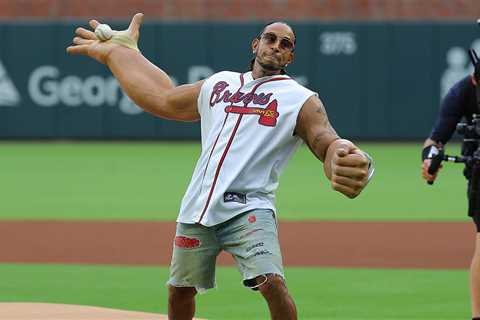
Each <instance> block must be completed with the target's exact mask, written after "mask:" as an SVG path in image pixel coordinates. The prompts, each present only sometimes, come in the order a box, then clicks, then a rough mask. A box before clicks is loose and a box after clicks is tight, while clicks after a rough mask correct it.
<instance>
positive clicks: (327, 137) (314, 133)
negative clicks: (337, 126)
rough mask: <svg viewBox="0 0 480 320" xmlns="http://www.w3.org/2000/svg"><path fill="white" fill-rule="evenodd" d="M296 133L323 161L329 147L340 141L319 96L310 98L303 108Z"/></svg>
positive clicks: (299, 115)
mask: <svg viewBox="0 0 480 320" xmlns="http://www.w3.org/2000/svg"><path fill="white" fill-rule="evenodd" d="M295 132H296V134H297V135H298V136H299V137H301V138H302V139H303V141H305V143H306V144H307V145H308V147H309V148H310V150H311V151H312V152H313V154H314V155H315V156H316V157H317V158H318V159H320V160H321V161H324V160H325V154H326V152H327V149H328V146H329V145H330V144H331V143H332V142H333V141H335V140H336V139H339V137H338V135H337V133H336V132H335V130H334V129H333V127H332V126H331V124H330V122H329V121H328V117H327V113H326V111H325V107H324V106H323V103H322V101H320V99H319V98H318V97H317V96H312V97H310V98H309V99H308V100H307V101H306V102H305V103H304V105H303V106H302V109H301V110H300V112H299V114H298V118H297V125H296V127H295Z"/></svg>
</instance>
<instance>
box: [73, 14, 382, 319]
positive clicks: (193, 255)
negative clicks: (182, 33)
mask: <svg viewBox="0 0 480 320" xmlns="http://www.w3.org/2000/svg"><path fill="white" fill-rule="evenodd" d="M142 18H143V15H142V14H136V15H135V16H134V17H133V19H132V21H131V23H130V26H129V28H128V29H127V30H124V31H113V36H112V37H111V38H110V39H109V40H107V41H100V40H99V39H98V38H97V36H96V35H95V33H94V32H93V31H90V30H87V29H84V28H78V29H77V30H76V37H75V38H74V39H73V45H72V46H70V47H68V48H67V52H68V53H71V54H83V55H87V56H90V57H92V58H94V59H96V60H98V61H99V62H101V63H103V64H105V65H107V66H108V67H109V68H110V70H111V71H112V73H113V74H114V76H115V77H116V78H117V79H118V81H119V83H120V85H121V87H122V88H123V90H124V91H125V92H126V93H127V94H128V95H129V97H130V98H131V99H132V100H133V101H134V102H135V103H136V104H137V105H138V106H140V107H142V108H143V109H144V110H145V111H148V112H150V113H152V114H154V115H156V116H159V117H162V118H166V119H172V120H179V121H198V120H201V137H202V152H201V155H200V158H199V159H198V162H197V164H196V167H195V171H194V173H193V177H192V180H191V181H190V185H189V186H188V189H187V192H186V193H185V196H184V198H183V201H182V204H181V208H180V213H179V216H178V219H177V230H176V235H175V239H174V248H173V257H172V262H171V267H170V279H169V281H168V287H169V300H168V315H169V319H192V318H193V316H194V313H195V295H196V294H197V293H198V292H202V291H205V290H207V289H210V288H213V287H214V286H215V260H216V257H217V256H218V254H219V253H220V252H221V251H222V250H225V251H227V252H229V253H230V254H232V255H233V257H234V258H235V261H236V263H237V267H238V269H239V271H240V273H241V274H242V277H243V283H244V285H245V286H247V287H249V288H251V289H253V290H258V291H260V293H261V294H262V295H263V297H264V298H265V299H266V301H267V303H268V307H269V310H270V314H271V317H272V319H297V311H296V308H295V304H294V302H293V300H292V298H291V297H290V295H289V294H288V291H287V287H286V285H285V280H284V273H283V265H282V257H281V252H280V247H279V242H278V235H277V221H276V216H277V213H276V209H275V205H274V203H275V190H276V189H277V186H278V179H279V176H280V175H281V173H282V171H283V169H284V168H285V166H286V164H287V162H288V160H289V159H290V157H291V156H292V154H293V153H294V151H295V150H296V149H297V148H298V146H299V145H300V144H301V143H302V141H303V142H305V143H306V144H307V145H308V147H309V148H310V150H311V151H312V153H313V154H314V155H315V156H316V157H317V158H318V159H319V160H320V161H322V162H323V170H324V172H325V175H326V177H327V178H328V179H329V180H330V181H331V185H332V188H333V189H334V190H336V191H339V192H341V193H343V194H344V195H346V196H347V197H349V198H355V197H356V196H358V194H359V193H360V192H361V191H362V190H363V188H364V187H365V186H366V185H367V182H368V181H369V179H370V177H371V176H372V173H373V166H372V162H371V159H370V157H369V156H368V155H367V154H366V153H364V152H363V151H361V150H360V149H359V148H358V147H357V146H356V145H355V144H353V143H352V142H350V141H348V140H345V139H341V138H340V137H339V136H338V135H337V133H336V132H335V130H334V129H333V128H332V127H331V125H330V123H329V121H328V118H327V115H326V113H325V108H324V106H323V104H322V102H321V101H320V99H319V97H318V95H317V94H316V93H314V92H312V91H310V90H309V89H307V88H305V87H303V86H301V85H300V84H298V83H297V82H296V81H295V80H293V79H292V78H290V77H289V76H288V75H287V74H286V72H285V68H286V66H287V65H288V64H290V63H292V62H293V58H294V51H295V43H296V39H295V34H294V32H293V30H292V28H291V27H290V26H289V25H288V24H286V23H283V22H275V23H271V24H268V25H267V26H265V28H264V29H263V30H262V31H261V33H260V34H259V35H258V36H257V37H256V38H255V39H253V41H252V44H251V50H252V53H253V56H254V58H253V59H252V64H251V71H249V72H245V73H237V72H230V71H222V72H219V73H216V74H214V75H212V76H211V77H209V78H208V79H205V80H202V81H199V82H197V83H193V84H186V85H181V86H177V87H175V86H174V85H173V84H172V81H171V80H170V78H169V76H168V75H167V74H166V73H165V72H164V71H163V70H161V69H159V68H158V67H157V66H155V65H154V64H152V63H151V62H150V61H148V60H147V59H146V58H145V57H144V56H143V55H142V54H141V53H140V51H139V50H138V47H137V40H138V38H139V29H140V24H141V22H142ZM98 25H99V22H97V21H96V20H92V21H90V26H91V27H92V29H93V30H95V28H96V27H97V26H98ZM97 33H98V32H97Z"/></svg>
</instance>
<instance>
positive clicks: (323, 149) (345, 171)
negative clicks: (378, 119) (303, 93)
mask: <svg viewBox="0 0 480 320" xmlns="http://www.w3.org/2000/svg"><path fill="white" fill-rule="evenodd" d="M295 132H296V134H298V136H299V137H301V138H302V139H303V140H304V141H305V143H306V144H307V145H308V147H309V148H310V150H311V151H312V153H313V154H314V155H315V156H316V157H317V158H318V159H319V160H320V161H322V162H323V168H324V172H325V175H326V176H327V178H328V179H329V180H330V183H331V186H332V188H333V189H334V190H336V191H339V192H341V193H343V194H344V195H346V196H347V197H349V198H355V197H356V196H358V195H359V194H360V192H361V191H362V190H363V189H364V188H365V186H366V185H367V183H368V181H369V180H370V178H371V177H372V175H373V165H372V161H371V158H370V157H369V156H368V155H367V154H366V153H365V152H363V151H362V150H360V149H359V148H358V147H357V146H356V145H355V144H353V143H352V142H351V141H349V140H346V139H341V138H340V137H339V136H338V135H337V133H336V132H335V130H334V129H333V128H332V126H331V124H330V122H329V121H328V117H327V113H326V112H325V107H324V106H323V103H322V102H321V101H320V99H319V98H318V97H316V96H312V97H310V98H309V99H308V100H307V101H306V102H305V104H304V105H303V107H302V109H301V110H300V113H299V115H298V119H297V125H296V127H295Z"/></svg>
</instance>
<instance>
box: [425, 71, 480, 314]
mask: <svg viewBox="0 0 480 320" xmlns="http://www.w3.org/2000/svg"><path fill="white" fill-rule="evenodd" d="M476 83H477V82H476V81H475V77H474V76H473V75H472V76H467V77H465V78H463V79H462V80H460V81H458V82H457V83H455V85H454V86H453V87H452V88H451V89H450V90H449V92H448V93H447V95H446V96H445V97H444V98H443V100H442V104H441V108H440V113H439V114H438V117H437V120H436V123H435V126H434V127H433V130H432V132H431V134H430V137H429V138H428V139H427V140H425V143H424V145H423V146H424V148H423V151H422V161H423V164H422V176H423V178H424V179H425V180H427V182H429V183H430V184H432V183H433V181H434V180H435V179H436V178H437V174H438V172H439V171H440V169H441V168H442V167H441V166H439V167H438V168H437V169H436V170H435V169H433V171H434V172H432V168H433V167H434V166H435V165H433V166H432V168H430V173H429V170H428V169H429V167H430V165H431V162H432V157H433V158H435V155H438V154H439V153H440V154H442V150H443V147H444V146H445V144H446V143H447V142H448V141H449V140H450V138H451V137H452V135H453V133H454V132H455V128H456V126H457V124H458V123H459V122H460V121H461V119H462V118H465V120H466V122H467V123H468V124H472V119H473V114H478V113H479V111H478V105H477V98H476V92H475V90H476ZM465 138H468V134H466V135H465ZM477 147H478V145H477V140H475V141H466V142H464V144H463V146H462V155H463V156H470V157H471V156H472V155H473V153H474V152H475V150H476V149H477ZM439 161H441V160H439ZM439 161H437V164H438V163H440V162H439ZM470 167H471V166H470V165H469V164H468V163H467V165H466V166H465V170H464V175H465V177H466V178H467V179H468V190H469V192H468V195H469V197H468V198H469V212H468V215H469V216H470V217H472V219H473V222H474V223H475V226H476V230H477V235H476V242H475V252H474V255H473V258H472V262H471V265H470V293H471V308H472V319H477V320H480V212H477V211H478V210H476V207H478V204H472V201H471V200H472V197H471V196H470V195H471V192H470V191H471V190H470V189H471V185H470V182H471V178H472V173H471V172H472V170H471V168H470ZM475 198H479V197H475Z"/></svg>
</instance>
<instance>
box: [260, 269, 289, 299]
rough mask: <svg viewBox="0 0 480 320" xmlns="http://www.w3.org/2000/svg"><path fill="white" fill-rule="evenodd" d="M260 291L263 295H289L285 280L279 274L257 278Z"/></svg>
mask: <svg viewBox="0 0 480 320" xmlns="http://www.w3.org/2000/svg"><path fill="white" fill-rule="evenodd" d="M256 281H257V285H258V290H259V291H260V292H261V293H262V294H263V295H272V294H275V295H278V294H288V290H287V286H286V285H285V281H284V280H283V278H282V277H281V276H279V275H277V274H267V275H261V276H258V277H257V278H256Z"/></svg>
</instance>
